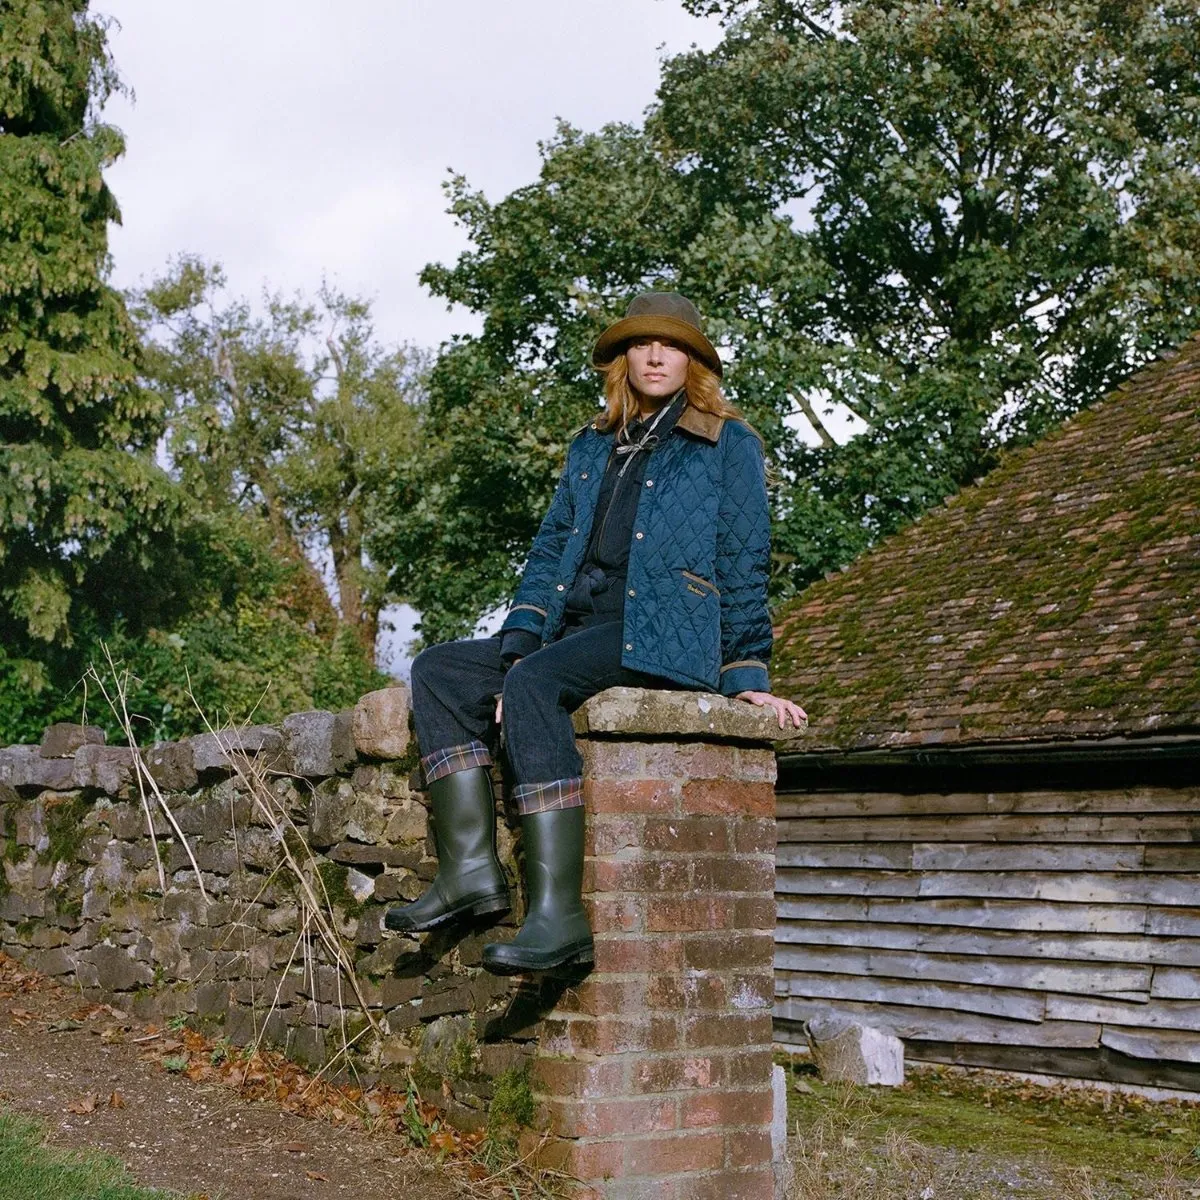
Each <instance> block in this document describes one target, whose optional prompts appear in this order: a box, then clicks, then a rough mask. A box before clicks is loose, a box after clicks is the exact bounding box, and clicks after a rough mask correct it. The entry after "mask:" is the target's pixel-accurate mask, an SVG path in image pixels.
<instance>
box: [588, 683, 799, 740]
mask: <svg viewBox="0 0 1200 1200" xmlns="http://www.w3.org/2000/svg"><path fill="white" fill-rule="evenodd" d="M574 720H575V729H576V731H577V732H579V733H583V734H587V733H606V734H607V733H619V734H623V735H625V736H641V737H642V738H643V739H644V738H645V736H646V735H663V734H665V735H667V736H669V737H680V736H684V737H693V738H702V739H737V740H739V741H748V742H760V743H761V742H768V743H769V742H775V741H778V742H779V743H781V744H787V743H791V742H793V741H795V739H796V738H797V737H800V736H802V735H803V733H804V729H803V728H801V729H792V730H791V731H790V732H789V733H785V734H784V736H783V737H782V738H780V737H779V734H780V732H781V731H780V729H779V723H778V722H777V720H776V719H775V715H774V713H773V712H772V711H771V710H770V709H769V708H760V707H758V706H757V705H753V704H747V703H746V702H745V701H744V700H734V699H730V698H729V697H726V696H718V695H716V694H715V693H713V692H671V691H663V690H660V689H657V688H631V687H616V688H609V689H608V690H607V691H603V692H600V693H599V694H598V695H595V696H593V697H592V698H591V699H590V700H589V701H588V702H587V703H586V704H584V705H583V706H582V707H581V708H579V709H578V710H577V711H576V713H575V717H574Z"/></svg>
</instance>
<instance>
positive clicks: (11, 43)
mask: <svg viewBox="0 0 1200 1200" xmlns="http://www.w3.org/2000/svg"><path fill="white" fill-rule="evenodd" d="M118 86H119V85H118V81H117V78H116V74H115V71H114V68H113V66H112V63H111V61H110V59H109V57H108V51H107V47H106V37H105V25H104V23H103V22H102V21H99V20H96V19H94V18H91V17H89V16H88V15H87V13H86V5H85V4H83V3H68V2H63V0H43V2H42V3H16V4H13V3H4V4H0V645H3V647H4V655H5V667H6V669H7V670H10V671H13V672H16V673H19V674H23V675H24V676H25V678H26V680H27V683H29V684H30V685H31V686H33V687H37V686H38V684H39V682H40V680H41V676H42V673H43V670H44V668H43V667H42V665H41V664H42V650H43V648H44V647H46V646H66V645H69V644H70V642H71V639H72V635H73V629H74V625H75V622H76V620H77V618H78V616H79V614H80V613H83V612H89V611H90V612H94V613H103V612H111V611H113V610H114V609H119V608H120V607H121V606H122V605H123V604H124V603H127V602H128V600H129V598H130V589H131V587H136V586H137V584H138V582H139V577H141V576H144V575H145V574H146V572H147V571H148V569H149V566H150V563H151V560H152V558H153V555H154V553H156V551H157V548H158V546H159V545H160V544H161V542H162V541H163V538H164V534H165V533H166V531H167V530H168V527H169V525H170V522H171V518H172V515H173V512H174V511H175V508H176V504H177V500H176V495H175V489H174V488H173V487H172V486H171V482H170V480H169V479H168V478H167V476H166V475H165V474H164V473H163V472H162V471H161V470H160V469H159V468H158V467H157V466H156V465H155V463H154V444H155V441H156V439H157V438H158V436H159V435H160V433H161V432H162V407H161V403H160V402H159V399H158V398H157V397H156V396H154V395H153V394H151V393H149V392H146V391H145V390H144V389H142V388H141V387H140V386H139V385H138V381H137V360H138V342H137V337H136V334H135V331H134V329H133V327H132V325H131V323H130V321H129V318H128V316H127V314H126V311H125V306H124V303H123V302H122V300H121V297H120V295H119V294H118V293H117V292H115V291H114V290H113V289H112V288H111V287H109V286H107V284H106V283H105V282H104V272H105V269H106V266H107V255H108V250H107V227H108V222H109V221H110V220H115V219H117V215H118V214H117V208H116V204H115V202H114V200H113V197H112V195H111V193H110V192H109V191H108V188H107V187H106V186H105V184H104V181H103V178H102V175H101V170H102V168H104V167H105V166H106V165H108V164H109V163H111V162H112V161H113V160H114V159H115V158H116V157H117V156H118V155H119V154H120V153H121V151H122V142H121V137H120V135H119V133H118V132H117V131H116V130H115V129H112V128H109V127H107V126H105V125H102V124H99V123H98V122H97V121H96V120H95V119H94V112H95V110H96V109H98V108H99V106H100V105H101V104H102V103H103V101H104V100H105V99H106V98H107V97H108V96H109V95H110V94H111V93H112V91H113V90H114V89H115V88H117V87H118Z"/></svg>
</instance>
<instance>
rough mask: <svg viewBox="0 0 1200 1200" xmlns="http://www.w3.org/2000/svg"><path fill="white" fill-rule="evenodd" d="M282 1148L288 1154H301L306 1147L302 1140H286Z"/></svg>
mask: <svg viewBox="0 0 1200 1200" xmlns="http://www.w3.org/2000/svg"><path fill="white" fill-rule="evenodd" d="M283 1148H284V1149H285V1150H286V1151H287V1152H288V1153H289V1154H303V1153H304V1152H305V1150H307V1149H308V1147H307V1146H306V1145H305V1144H304V1143H303V1142H288V1143H286V1145H285V1146H284V1147H283Z"/></svg>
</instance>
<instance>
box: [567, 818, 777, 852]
mask: <svg viewBox="0 0 1200 1200" xmlns="http://www.w3.org/2000/svg"><path fill="white" fill-rule="evenodd" d="M644 825H645V822H644V821H643V820H642V818H640V817H627V816H605V815H603V814H600V815H596V814H593V813H589V814H588V822H587V839H586V841H585V843H584V848H585V853H587V854H590V855H593V856H595V855H603V854H615V853H616V852H617V851H618V850H629V849H633V848H638V847H641V846H642V845H643V844H644V843H645V832H644ZM771 848H772V849H774V843H773V842H772V846H771Z"/></svg>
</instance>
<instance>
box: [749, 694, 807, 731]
mask: <svg viewBox="0 0 1200 1200" xmlns="http://www.w3.org/2000/svg"><path fill="white" fill-rule="evenodd" d="M735 699H738V700H746V701H748V702H749V703H750V704H757V705H759V706H760V707H761V708H773V709H774V710H775V716H776V717H778V718H779V728H780V729H785V728H786V727H787V726H786V724H785V718H786V719H787V721H790V722H791V723H792V724H793V725H795V726H796V728H797V729H799V728H800V727H801V726H802V725H803V723H804V722H805V721H806V720H807V719H808V714H807V713H805V711H804V709H802V708H801V707H800V705H798V704H793V703H792V702H791V701H790V700H785V699H784V698H783V697H782V696H772V695H771V693H770V692H738V694H737V696H736V697H735Z"/></svg>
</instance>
